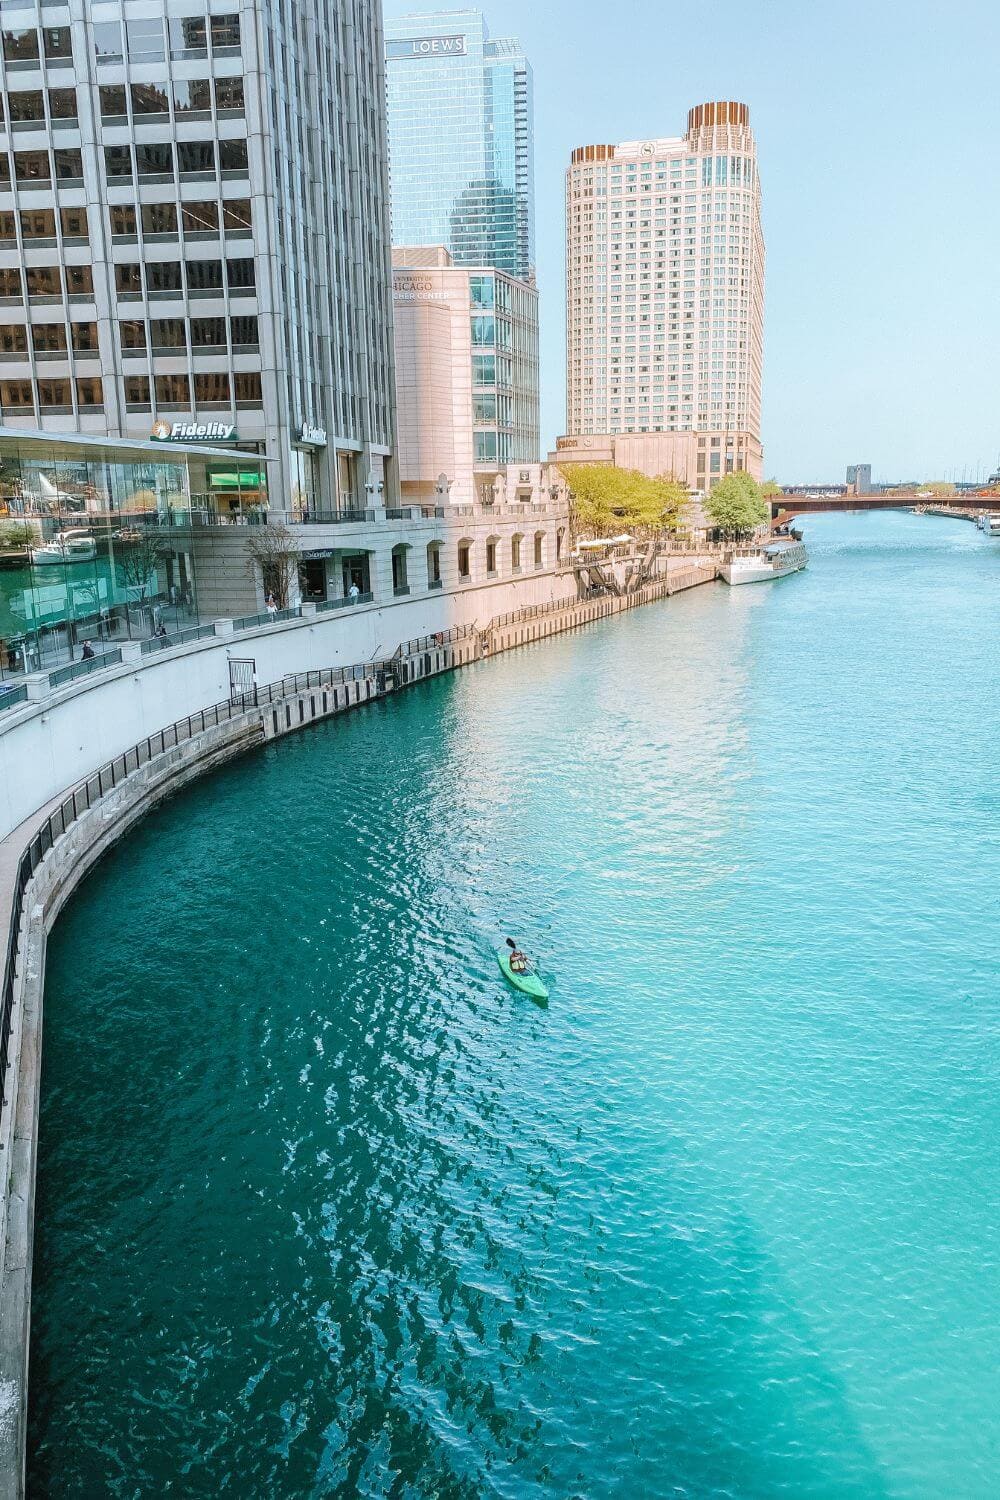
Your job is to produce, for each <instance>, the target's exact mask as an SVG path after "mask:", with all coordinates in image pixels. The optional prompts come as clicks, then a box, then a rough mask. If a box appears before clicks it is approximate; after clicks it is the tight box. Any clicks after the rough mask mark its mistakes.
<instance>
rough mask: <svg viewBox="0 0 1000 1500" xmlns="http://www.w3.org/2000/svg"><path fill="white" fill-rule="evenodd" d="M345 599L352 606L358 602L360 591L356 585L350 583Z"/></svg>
mask: <svg viewBox="0 0 1000 1500" xmlns="http://www.w3.org/2000/svg"><path fill="white" fill-rule="evenodd" d="M347 597H348V599H350V601H351V603H352V604H357V602H358V600H359V599H360V598H361V590H360V589H359V588H358V586H357V584H356V583H354V582H352V583H351V586H350V588H349V589H348V590H347Z"/></svg>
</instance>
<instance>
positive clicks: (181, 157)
mask: <svg viewBox="0 0 1000 1500" xmlns="http://www.w3.org/2000/svg"><path fill="white" fill-rule="evenodd" d="M177 170H178V172H179V173H180V174H181V176H182V177H191V176H195V175H199V174H200V175H202V176H204V175H206V174H207V175H208V176H213V175H214V173H215V147H214V146H213V144H212V142H211V141H178V142H177Z"/></svg>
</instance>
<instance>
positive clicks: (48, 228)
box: [11, 208, 56, 240]
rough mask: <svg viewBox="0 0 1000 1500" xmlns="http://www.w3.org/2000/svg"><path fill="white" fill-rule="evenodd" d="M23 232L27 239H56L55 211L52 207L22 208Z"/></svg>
mask: <svg viewBox="0 0 1000 1500" xmlns="http://www.w3.org/2000/svg"><path fill="white" fill-rule="evenodd" d="M11 218H13V214H12V215H11ZM21 234H22V236H23V238H24V239H25V240H55V237H56V216H55V213H54V211H53V210H52V209H51V208H23V209H22V210H21Z"/></svg>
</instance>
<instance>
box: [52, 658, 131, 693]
mask: <svg viewBox="0 0 1000 1500" xmlns="http://www.w3.org/2000/svg"><path fill="white" fill-rule="evenodd" d="M121 660H122V654H121V652H120V651H105V652H104V653H103V655H101V656H89V657H87V658H85V660H83V661H75V662H72V663H71V664H70V665H69V666H68V667H57V668H56V670H55V671H54V672H50V673H49V687H50V688H57V687H62V686H63V684H64V683H66V682H75V681H76V680H77V678H78V677H89V676H90V674H91V672H103V671H104V670H105V669H106V668H107V667H118V666H120V665H121Z"/></svg>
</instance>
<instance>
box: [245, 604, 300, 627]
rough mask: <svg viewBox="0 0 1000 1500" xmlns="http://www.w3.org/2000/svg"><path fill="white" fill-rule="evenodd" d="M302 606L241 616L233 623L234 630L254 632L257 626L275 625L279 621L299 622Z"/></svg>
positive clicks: (296, 605)
mask: <svg viewBox="0 0 1000 1500" xmlns="http://www.w3.org/2000/svg"><path fill="white" fill-rule="evenodd" d="M301 618H302V606H301V604H294V605H293V606H292V608H291V609H270V610H269V609H265V610H264V612H263V614H260V615H241V616H240V618H239V619H238V620H234V621H233V629H234V630H254V629H256V627H257V626H258V625H277V624H278V622H279V621H280V620H301Z"/></svg>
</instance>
